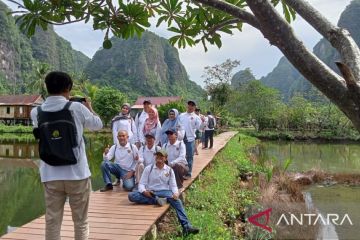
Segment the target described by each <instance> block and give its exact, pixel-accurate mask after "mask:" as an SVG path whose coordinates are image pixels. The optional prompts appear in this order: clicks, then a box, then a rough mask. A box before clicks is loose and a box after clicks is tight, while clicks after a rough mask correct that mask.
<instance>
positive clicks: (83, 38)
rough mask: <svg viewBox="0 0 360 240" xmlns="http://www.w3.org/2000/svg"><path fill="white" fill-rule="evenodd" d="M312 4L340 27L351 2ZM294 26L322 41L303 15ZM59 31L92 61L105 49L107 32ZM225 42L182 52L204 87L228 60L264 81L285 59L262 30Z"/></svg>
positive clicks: (81, 27)
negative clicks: (207, 74)
mask: <svg viewBox="0 0 360 240" xmlns="http://www.w3.org/2000/svg"><path fill="white" fill-rule="evenodd" d="M309 2H310V3H311V4H312V5H313V6H314V7H315V8H317V9H318V10H319V11H320V12H321V13H322V14H323V15H324V16H325V17H327V18H328V19H329V20H330V21H331V22H333V23H335V24H336V23H337V21H338V19H339V17H340V14H341V12H342V11H343V10H344V9H345V7H346V6H347V5H348V4H349V3H350V2H351V0H309ZM292 25H293V26H294V28H295V33H296V34H297V35H298V36H299V38H300V39H301V40H302V41H303V42H304V43H305V45H306V46H307V47H308V48H310V49H312V48H313V46H314V45H315V44H316V43H317V42H318V41H319V40H320V38H321V36H320V35H319V34H318V33H317V32H316V31H314V30H313V29H312V27H311V26H309V25H308V24H307V23H306V22H305V21H304V20H303V19H301V17H300V16H297V19H296V20H295V22H294V23H292ZM55 30H56V32H57V33H58V34H59V35H60V36H62V37H63V38H65V39H66V40H68V41H70V42H71V45H72V47H73V48H74V49H76V50H79V51H81V52H83V53H84V54H86V55H87V56H88V57H90V58H91V57H92V56H93V55H94V54H95V52H96V51H97V50H99V48H100V47H101V46H102V42H103V38H104V33H103V32H101V31H93V30H92V26H91V25H90V24H88V25H85V24H83V23H76V24H70V25H64V26H58V27H56V28H55ZM151 30H152V31H154V32H155V33H157V34H158V35H160V36H162V37H168V36H169V33H168V32H167V31H166V30H165V29H164V28H160V29H156V28H155V27H152V28H151ZM222 39H223V46H222V48H221V49H218V48H217V47H209V50H208V52H206V53H205V52H204V49H203V47H202V45H198V46H196V47H192V48H186V49H180V50H179V53H180V60H181V62H182V63H183V64H184V66H185V68H186V71H187V73H188V75H189V76H190V79H191V80H193V81H195V82H197V83H198V84H200V85H203V79H202V78H201V75H202V74H203V70H204V67H205V66H212V65H215V64H219V63H222V62H224V61H225V60H226V59H228V58H230V59H233V60H234V59H237V60H240V62H241V64H240V66H239V68H238V69H237V70H241V69H245V68H247V67H249V68H251V70H252V71H253V73H254V75H255V77H257V78H260V77H262V76H264V75H266V74H268V73H269V72H270V71H272V69H273V68H274V67H275V66H276V64H277V63H278V61H279V59H280V57H281V56H282V53H281V52H280V51H279V50H278V49H277V48H276V47H272V46H270V44H269V43H268V41H267V40H265V39H264V38H263V36H262V35H261V33H259V31H257V30H256V29H254V28H252V27H250V26H249V25H244V28H243V32H238V31H236V32H235V31H234V34H233V35H224V36H223V38H222Z"/></svg>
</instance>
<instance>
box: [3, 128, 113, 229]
mask: <svg viewBox="0 0 360 240" xmlns="http://www.w3.org/2000/svg"><path fill="white" fill-rule="evenodd" d="M86 138H87V143H86V150H87V156H88V159H89V166H90V170H91V173H92V186H93V190H98V189H99V188H100V187H101V186H103V181H102V176H101V171H100V164H101V161H102V152H103V149H104V146H106V145H107V144H109V143H111V141H112V137H111V135H109V134H91V135H87V136H86ZM37 159H38V151H37V144H36V143H34V142H32V143H9V142H3V143H1V142H0V191H1V194H0V203H1V204H0V216H1V217H0V236H1V235H3V234H5V233H6V230H7V227H8V226H21V225H23V224H25V223H27V222H29V221H31V220H32V219H34V218H37V217H39V216H40V215H42V214H44V212H45V207H44V198H43V189H42V185H41V183H40V177H39V173H38V169H37V161H39V160H37Z"/></svg>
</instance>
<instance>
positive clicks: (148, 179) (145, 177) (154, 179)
mask: <svg viewBox="0 0 360 240" xmlns="http://www.w3.org/2000/svg"><path fill="white" fill-rule="evenodd" d="M160 190H171V192H172V193H173V194H175V193H178V192H179V190H178V188H177V185H176V180H175V173H174V171H173V170H172V168H171V167H169V166H168V165H166V164H165V165H164V167H163V168H162V169H159V168H158V167H157V166H156V164H153V165H149V166H147V167H146V168H145V169H144V172H143V174H142V176H141V179H140V182H139V192H141V193H142V192H144V191H160Z"/></svg>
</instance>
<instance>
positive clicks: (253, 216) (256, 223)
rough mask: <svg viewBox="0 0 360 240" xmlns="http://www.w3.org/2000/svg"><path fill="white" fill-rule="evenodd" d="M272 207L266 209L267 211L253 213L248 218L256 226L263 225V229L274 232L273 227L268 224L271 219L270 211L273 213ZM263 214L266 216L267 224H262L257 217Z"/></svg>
mask: <svg viewBox="0 0 360 240" xmlns="http://www.w3.org/2000/svg"><path fill="white" fill-rule="evenodd" d="M271 210H272V209H271V208H269V209H266V210H265V211H262V212H259V213H257V214H255V215H252V216H251V217H249V218H248V220H249V222H251V223H252V224H254V225H255V226H258V227H261V228H263V229H265V230H266V231H268V232H272V229H271V227H269V226H267V224H268V222H269V220H270V213H271ZM263 215H265V216H266V223H265V225H264V224H261V223H259V222H258V221H257V220H256V219H258V218H260V217H262V216H263Z"/></svg>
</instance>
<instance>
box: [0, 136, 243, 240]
mask: <svg viewBox="0 0 360 240" xmlns="http://www.w3.org/2000/svg"><path fill="white" fill-rule="evenodd" d="M235 134H236V132H225V133H222V134H220V135H218V136H216V137H214V148H213V149H206V150H202V149H201V146H200V147H199V155H195V158H194V166H193V178H192V179H191V180H187V181H185V182H184V187H185V188H187V187H189V186H190V185H191V183H192V182H193V181H194V180H195V179H196V178H197V177H198V176H199V174H200V173H201V171H202V170H203V169H204V168H205V167H206V166H207V165H208V164H209V163H210V162H211V160H212V159H213V157H214V156H215V154H216V153H217V152H218V151H219V150H220V149H222V148H223V147H224V146H225V144H226V143H227V142H228V141H229V140H230V138H231V137H233V136H234V135H235ZM168 208H169V205H168V204H167V205H166V206H164V207H158V206H153V205H137V204H133V203H130V202H129V201H128V198H127V192H125V191H123V190H121V188H120V187H119V188H116V189H115V190H114V191H110V192H105V193H100V192H94V193H92V194H91V197H90V206H89V223H90V237H89V239H114V240H115V239H116V240H118V239H121V240H133V239H134V240H135V239H141V237H142V236H144V235H145V234H146V233H147V232H148V231H149V230H150V229H151V227H152V225H153V224H155V223H156V222H157V221H158V219H159V218H160V217H161V216H163V215H164V214H165V213H166V212H167V210H168ZM44 234H45V217H44V216H42V217H39V218H37V219H35V220H33V221H32V222H30V223H28V224H25V225H23V226H22V227H19V228H18V229H16V230H15V231H14V232H11V233H8V234H6V235H4V236H2V237H1V238H0V239H23V240H31V239H34V240H35V239H36V240H40V239H45V237H44ZM61 239H74V230H73V222H72V219H71V211H70V207H69V205H68V204H66V205H65V211H64V219H63V223H62V228H61Z"/></svg>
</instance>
